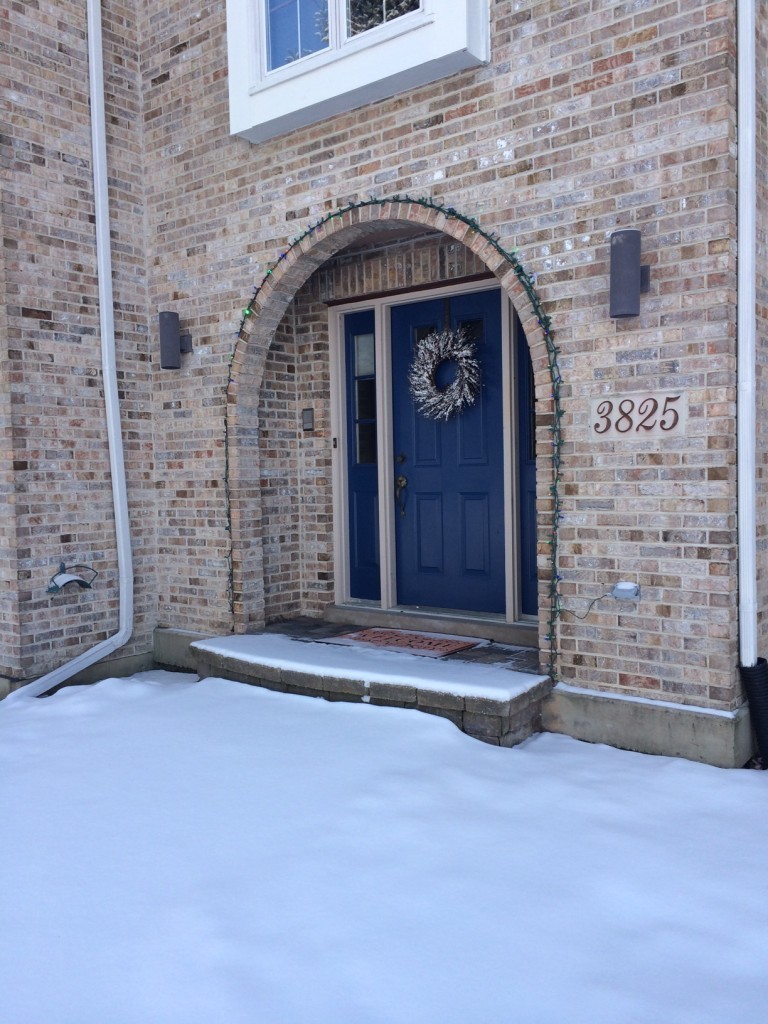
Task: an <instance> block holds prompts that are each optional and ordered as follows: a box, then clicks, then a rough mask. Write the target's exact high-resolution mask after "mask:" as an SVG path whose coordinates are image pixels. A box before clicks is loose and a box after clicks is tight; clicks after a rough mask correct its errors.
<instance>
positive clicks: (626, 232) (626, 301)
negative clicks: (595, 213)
mask: <svg viewBox="0 0 768 1024" xmlns="http://www.w3.org/2000/svg"><path fill="white" fill-rule="evenodd" d="M650 286H651V268H650V267H641V266H640V231H639V230H638V229H637V228H623V229H622V230H621V231H614V232H613V233H612V235H611V291H610V315H611V316H612V317H615V318H617V319H622V318H624V317H628V316H639V315H640V294H641V293H643V294H645V293H646V292H647V291H648V290H649V289H650Z"/></svg>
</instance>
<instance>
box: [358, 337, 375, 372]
mask: <svg viewBox="0 0 768 1024" xmlns="http://www.w3.org/2000/svg"><path fill="white" fill-rule="evenodd" d="M373 353H374V347H373V335H372V334H356V335H355V376H356V377H368V376H370V375H371V374H373V373H375V370H376V363H375V359H374V354H373Z"/></svg>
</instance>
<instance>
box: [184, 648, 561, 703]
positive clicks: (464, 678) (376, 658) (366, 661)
mask: <svg viewBox="0 0 768 1024" xmlns="http://www.w3.org/2000/svg"><path fill="white" fill-rule="evenodd" d="M192 646H193V647H195V648H197V649H198V650H201V651H209V652H210V653H211V654H219V655H223V656H224V657H225V658H236V659H238V660H239V661H245V662H250V663H251V664H257V665H269V666H270V667H281V668H283V669H286V670H288V671H295V672H306V673H310V674H312V675H317V676H334V677H335V678H337V679H358V680H360V681H362V682H364V683H366V684H368V685H370V684H371V683H372V682H377V683H394V684H397V685H400V686H416V687H418V688H419V689H420V690H432V691H439V692H440V693H454V694H457V695H460V696H467V695H471V696H473V697H490V698H492V699H495V700H502V699H505V700H510V699H512V698H513V697H517V696H518V695H519V694H521V693H523V692H525V691H526V690H529V689H530V688H531V687H532V686H534V685H535V684H536V683H539V682H543V681H544V680H546V679H547V676H540V675H532V674H531V673H530V672H515V671H513V670H511V669H508V668H504V667H503V666H502V665H478V664H475V663H470V662H466V661H446V660H445V659H437V660H432V659H429V658H417V657H414V655H412V654H408V653H405V652H401V651H383V650H381V649H380V648H377V647H374V646H373V645H367V644H359V645H358V646H357V647H354V648H352V647H343V646H340V645H338V644H331V643H318V642H316V641H306V640H296V639H294V638H293V637H289V636H283V635H282V634H279V633H254V634H249V635H244V636H223V637H215V638H213V639H211V640H198V641H197V642H196V643H194V644H192Z"/></svg>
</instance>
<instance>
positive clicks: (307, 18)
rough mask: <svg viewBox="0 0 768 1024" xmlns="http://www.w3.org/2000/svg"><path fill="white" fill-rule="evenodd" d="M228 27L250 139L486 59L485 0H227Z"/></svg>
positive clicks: (238, 120) (241, 126)
mask: <svg viewBox="0 0 768 1024" xmlns="http://www.w3.org/2000/svg"><path fill="white" fill-rule="evenodd" d="M227 28H228V39H229V96H230V122H231V129H232V131H233V133H235V134H238V135H242V136H244V137H245V138H247V139H249V140H250V141H251V142H258V141H261V140H264V139H268V138H271V137H273V136H275V135H280V134H282V133H283V132H286V131H289V130H290V129H292V128H299V127H302V126H304V125H307V124H311V123H313V122H314V121H319V120H321V119H322V118H324V117H328V116H330V115H332V114H336V113H340V112H341V111H344V110H350V109H352V108H353V107H358V106H361V105H363V104H364V103H370V102H371V101H373V100H377V99H383V98H384V97H386V96H392V95H394V94H395V93H396V92H400V91H402V90H404V89H409V88H414V87H415V86H418V85H423V84H425V83H426V82H431V81H434V80H436V79H438V78H442V77H443V76H444V75H448V74H452V73H453V72H454V71H459V70H462V69H464V68H469V67H475V66H477V65H478V64H482V63H484V62H486V61H487V60H488V45H489V13H488V0H227Z"/></svg>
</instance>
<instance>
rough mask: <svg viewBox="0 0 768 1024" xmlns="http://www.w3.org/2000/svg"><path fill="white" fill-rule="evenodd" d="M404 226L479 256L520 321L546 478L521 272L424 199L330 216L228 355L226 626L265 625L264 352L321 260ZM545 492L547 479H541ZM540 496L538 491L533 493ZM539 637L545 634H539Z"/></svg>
mask: <svg viewBox="0 0 768 1024" xmlns="http://www.w3.org/2000/svg"><path fill="white" fill-rule="evenodd" d="M398 221H399V222H404V223H407V224H409V225H417V224H418V225H421V226H423V227H424V228H425V229H432V230H434V231H435V232H439V233H442V234H444V235H448V236H450V237H451V238H453V239H455V240H456V241H458V242H461V243H462V244H463V245H465V246H466V247H467V248H468V249H470V250H471V251H472V252H473V253H475V255H476V256H478V257H479V258H480V259H481V260H482V261H483V262H484V263H485V265H486V266H487V267H488V269H489V270H490V271H491V272H492V273H493V274H494V275H495V276H496V277H497V278H498V279H499V281H500V284H501V286H502V288H503V289H504V291H505V292H506V294H507V295H508V296H509V298H510V300H511V301H512V304H513V305H514V307H515V309H516V311H517V314H518V316H519V317H520V321H521V324H522V326H523V330H524V332H525V336H526V339H527V341H528V345H529V347H530V350H531V359H532V363H533V369H534V375H535V385H536V395H537V402H540V403H541V412H540V414H539V415H537V422H538V423H539V425H540V429H539V432H538V443H539V456H540V457H539V466H540V470H539V472H540V474H541V473H548V474H549V476H550V477H552V478H553V473H552V467H551V465H550V464H549V462H547V460H546V458H545V457H544V455H545V451H546V450H547V449H545V447H544V446H545V445H548V444H549V438H550V436H551V435H550V434H549V433H548V429H549V425H550V424H551V423H552V422H553V421H554V420H555V417H554V408H553V402H552V397H551V396H552V380H551V363H552V360H551V340H550V342H549V346H548V338H547V334H546V332H545V330H543V328H542V323H541V319H540V313H537V311H536V309H535V308H534V306H533V304H532V302H531V297H530V292H529V291H528V290H527V289H526V286H525V283H524V281H523V280H522V279H521V278H524V277H525V275H524V274H521V272H520V270H521V268H520V267H519V265H518V264H517V263H516V262H514V261H513V260H512V259H511V258H510V256H509V255H508V254H505V253H504V250H502V249H501V248H500V246H499V245H498V244H497V243H496V242H495V241H494V239H493V238H492V237H490V236H489V235H487V234H486V233H485V232H483V231H482V230H481V229H480V228H479V227H477V226H475V222H473V221H471V220H470V219H469V218H467V217H464V216H462V215H461V214H458V213H457V212H456V211H455V210H444V209H442V208H440V207H438V206H436V205H432V204H431V203H430V202H429V201H425V200H407V199H402V198H395V199H392V200H371V201H370V202H363V203H360V204H356V205H353V206H351V207H348V208H346V209H343V210H339V211H338V212H336V213H334V214H332V215H329V216H328V217H326V218H324V219H323V220H322V221H320V222H319V223H318V224H317V225H316V226H315V227H313V228H311V229H309V230H308V231H307V232H305V234H304V235H302V236H301V237H300V238H298V239H296V240H295V241H294V242H293V244H291V246H290V247H289V248H288V249H287V250H286V252H284V253H283V254H282V255H281V256H280V258H279V259H278V261H277V262H276V264H275V265H274V266H273V267H272V268H271V269H270V270H269V271H268V273H267V274H266V275H265V277H264V279H263V280H262V282H261V284H260V286H259V287H258V288H257V289H256V291H255V292H254V296H253V299H252V300H251V302H250V304H249V306H248V307H247V311H246V315H245V316H244V318H243V323H242V326H241V331H240V335H239V338H238V342H237V345H236V348H235V352H234V354H233V358H232V363H231V368H230V379H229V383H228V387H227V412H226V417H227V478H228V492H229V506H230V527H231V605H232V615H233V628H234V630H235V632H244V631H247V630H248V629H249V628H256V627H258V626H259V625H261V624H263V621H264V590H263V556H262V534H261V531H262V526H261V523H262V510H261V495H260V479H259V467H258V458H259V452H258V438H259V413H258V408H259V393H260V390H261V384H262V378H263V374H264V368H265V363H266V359H267V353H268V351H269V348H270V345H271V342H272V339H273V338H274V335H275V331H276V330H277V327H278V325H279V324H280V322H281V320H282V319H283V317H284V315H285V313H286V311H287V309H288V307H289V305H290V304H291V302H292V301H293V299H294V296H295V295H296V293H297V292H298V291H299V289H300V288H301V287H302V285H304V284H305V282H306V281H307V280H308V279H309V278H310V277H311V275H312V274H313V273H314V272H315V271H316V270H317V269H318V268H319V267H321V266H322V265H323V264H324V263H325V262H326V261H327V260H329V259H331V258H332V257H333V256H335V255H336V254H337V253H338V252H339V251H340V250H341V249H343V248H345V247H346V246H348V245H350V243H352V242H355V241H358V242H359V241H360V240H364V239H365V237H366V235H369V234H371V233H372V232H374V231H376V230H377V229H379V230H380V228H381V222H388V223H390V224H393V223H395V222H398ZM540 482H541V483H542V484H544V492H543V493H547V494H548V493H549V492H550V485H551V482H552V480H551V479H546V478H545V479H541V475H540ZM540 493H541V487H540ZM552 521H553V509H552V503H551V502H549V503H547V505H546V507H543V506H542V508H541V509H540V515H539V523H540V528H539V529H540V549H541V546H542V545H546V544H547V543H548V541H547V536H548V534H549V532H550V531H551V530H552ZM539 573H540V580H539V585H540V601H539V603H540V611H541V614H540V617H539V618H540V635H541V646H542V648H545V647H546V646H548V644H549V635H548V634H547V629H548V628H549V626H548V623H547V615H546V613H545V607H544V606H545V605H548V602H549V600H550V592H549V588H548V586H547V581H546V580H545V579H542V575H543V571H542V566H540V567H539ZM545 634H546V635H545Z"/></svg>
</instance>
